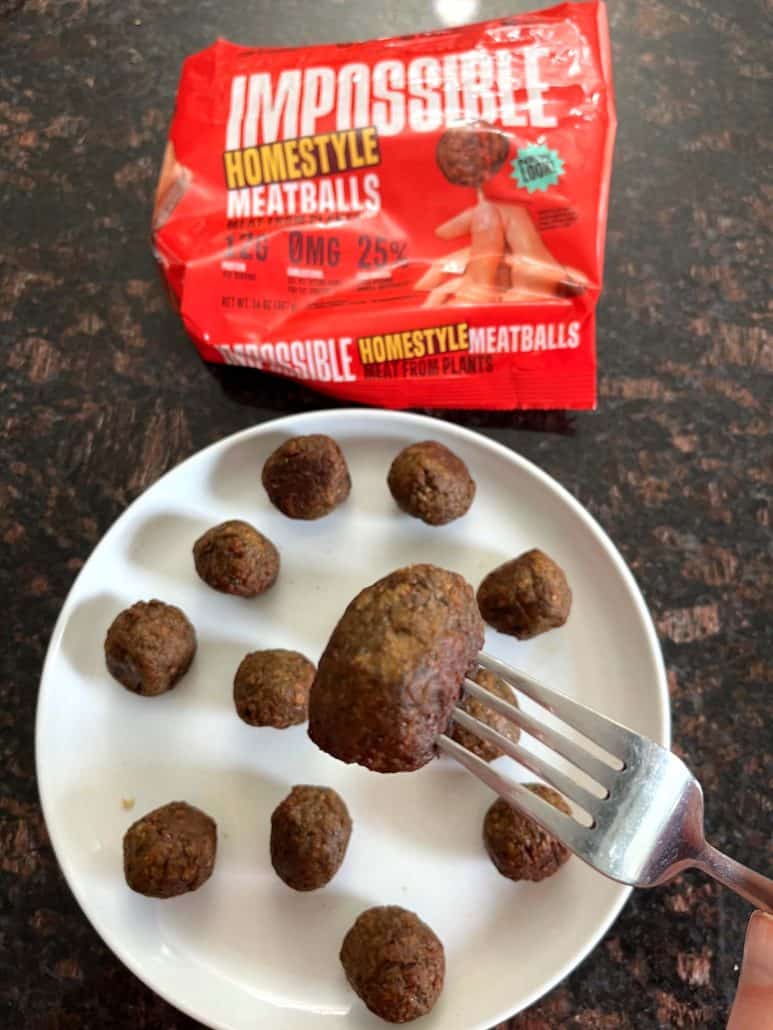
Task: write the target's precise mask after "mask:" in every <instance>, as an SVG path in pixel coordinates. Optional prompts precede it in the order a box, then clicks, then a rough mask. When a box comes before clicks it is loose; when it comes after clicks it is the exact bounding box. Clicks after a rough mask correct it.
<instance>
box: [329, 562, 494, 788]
mask: <svg viewBox="0 0 773 1030" xmlns="http://www.w3.org/2000/svg"><path fill="white" fill-rule="evenodd" d="M482 645H483V624H482V622H481V619H480V615H479V613H478V609H477V607H476V605H475V598H474V595H473V592H472V588H471V587H470V585H469V584H468V583H467V582H466V581H465V580H464V579H463V578H462V577H461V576H459V575H457V574H456V573H454V572H446V571H445V570H444V569H439V568H436V567H435V566H434V565H411V566H409V567H408V568H404V569H399V570H398V571H397V572H393V573H391V574H390V575H389V576H385V577H384V578H383V579H380V580H379V581H378V582H377V583H374V584H373V585H372V586H369V587H367V588H366V589H365V590H363V591H361V593H359V594H358V595H357V597H355V599H354V600H353V601H352V602H351V604H350V605H349V606H348V608H347V609H346V611H345V612H344V614H343V616H342V618H341V620H340V621H339V623H338V625H337V626H336V628H335V629H334V631H333V635H332V636H331V638H330V640H329V642H328V645H327V647H326V648H325V651H324V653H323V655H322V658H321V659H320V662H319V667H318V669H317V675H316V677H315V679H314V683H313V685H312V688H311V695H310V698H309V736H310V737H311V739H312V740H313V741H314V742H315V743H316V744H317V745H318V746H319V747H321V748H322V750H323V751H327V752H328V753H329V754H331V755H333V756H334V757H335V758H339V759H341V761H343V762H357V763H359V764H360V765H364V766H366V767H367V768H369V769H374V770H376V771H377V772H407V771H409V770H412V769H418V768H419V767H420V766H422V765H425V764H426V763H427V762H429V760H430V759H431V758H432V757H433V755H434V753H435V738H436V736H437V735H438V733H442V732H443V730H444V729H445V728H446V725H447V723H448V720H449V718H450V715H451V711H452V709H453V707H454V704H455V703H456V700H457V698H458V697H459V693H460V690H461V685H462V680H463V678H464V676H465V673H466V672H467V671H468V670H470V669H472V668H474V665H475V657H476V655H477V653H478V651H479V650H480V648H481V647H482Z"/></svg>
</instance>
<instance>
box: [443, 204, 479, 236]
mask: <svg viewBox="0 0 773 1030" xmlns="http://www.w3.org/2000/svg"><path fill="white" fill-rule="evenodd" d="M476 210H477V208H476V207H468V208H467V209H466V210H465V211H460V212H459V214H458V215H454V217H453V218H449V219H448V221H447V222H443V224H442V225H439V226H438V227H437V228H436V229H435V235H436V236H439V237H440V239H441V240H453V239H454V238H455V237H456V236H466V235H467V233H468V232H469V231H470V223H471V222H472V216H473V214H474V213H475V211H476Z"/></svg>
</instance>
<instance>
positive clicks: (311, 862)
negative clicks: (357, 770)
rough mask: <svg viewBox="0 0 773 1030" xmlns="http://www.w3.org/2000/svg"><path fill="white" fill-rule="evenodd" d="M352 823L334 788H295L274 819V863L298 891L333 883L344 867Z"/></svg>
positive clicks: (288, 883) (278, 873) (289, 885)
mask: <svg viewBox="0 0 773 1030" xmlns="http://www.w3.org/2000/svg"><path fill="white" fill-rule="evenodd" d="M351 835H352V820H351V818H350V816H349V811H348V809H347V807H346V805H345V804H344V802H343V800H342V798H341V797H340V796H339V795H338V794H336V792H335V791H334V790H332V789H331V788H330V787H305V786H303V787H293V789H292V790H291V791H290V793H289V794H288V795H287V797H286V798H285V799H284V801H283V802H282V803H281V805H279V806H278V807H277V808H275V809H274V812H273V814H272V816H271V864H272V866H273V867H274V869H275V870H276V874H277V876H278V877H279V878H280V880H284V882H285V883H286V884H287V886H288V887H292V888H293V890H296V891H314V890H316V889H317V888H318V887H324V886H325V884H326V883H330V881H331V880H332V879H333V877H334V876H335V874H336V873H337V872H338V870H339V869H340V868H341V863H342V862H343V860H344V855H345V854H346V849H347V847H348V846H349V838H350V837H351Z"/></svg>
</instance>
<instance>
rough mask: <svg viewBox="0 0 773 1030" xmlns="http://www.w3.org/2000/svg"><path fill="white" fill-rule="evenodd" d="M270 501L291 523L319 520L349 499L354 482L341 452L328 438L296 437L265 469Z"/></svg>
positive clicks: (319, 435) (268, 461)
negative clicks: (296, 520) (300, 520)
mask: <svg viewBox="0 0 773 1030" xmlns="http://www.w3.org/2000/svg"><path fill="white" fill-rule="evenodd" d="M263 486H264V487H265V489H266V493H267V494H268V496H269V500H270V501H271V503H272V504H273V505H275V506H276V507H277V508H279V510H280V511H281V512H282V513H283V514H285V515H287V516H288V517H289V518H291V519H319V518H321V517H322V516H323V515H327V514H328V513H329V512H331V511H332V510H333V509H334V508H337V507H338V505H339V504H342V503H343V502H344V501H345V500H346V498H347V497H348V496H349V491H350V490H351V486H352V483H351V479H350V478H349V469H348V467H347V464H346V458H344V456H343V453H342V451H341V448H340V447H339V446H338V444H337V443H336V442H335V440H333V439H332V438H331V437H329V436H323V435H322V434H321V433H313V434H312V435H311V436H294V437H293V438H292V439H291V440H286V441H285V442H284V443H283V444H282V446H281V447H278V448H277V449H276V450H275V451H274V453H273V454H272V455H270V456H269V458H268V459H267V461H266V464H265V465H264V466H263Z"/></svg>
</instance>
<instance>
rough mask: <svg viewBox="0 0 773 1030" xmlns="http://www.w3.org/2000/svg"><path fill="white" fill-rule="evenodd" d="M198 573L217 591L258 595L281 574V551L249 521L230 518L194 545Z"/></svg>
mask: <svg viewBox="0 0 773 1030" xmlns="http://www.w3.org/2000/svg"><path fill="white" fill-rule="evenodd" d="M193 560H194V563H195V565H196V572H198V574H199V576H200V577H201V578H202V579H203V580H204V582H205V583H207V584H209V586H211V587H212V588H213V589H214V590H219V591H221V593H224V594H236V595H237V596H238V597H257V596H258V594H262V593H264V592H265V591H266V590H268V588H269V587H270V586H273V585H274V583H275V581H276V577H277V576H278V574H279V552H278V551H277V549H276V547H274V545H273V544H272V543H271V541H270V540H269V539H268V538H267V537H265V536H263V534H262V533H259V532H258V531H257V529H255V527H254V526H251V525H250V524H249V522H242V521H241V520H240V519H231V520H229V521H228V522H221V523H220V525H219V526H213V527H212V529H208V530H207V532H206V533H204V535H203V536H200V537H199V539H198V540H197V541H196V543H195V544H194V545H193Z"/></svg>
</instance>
